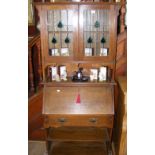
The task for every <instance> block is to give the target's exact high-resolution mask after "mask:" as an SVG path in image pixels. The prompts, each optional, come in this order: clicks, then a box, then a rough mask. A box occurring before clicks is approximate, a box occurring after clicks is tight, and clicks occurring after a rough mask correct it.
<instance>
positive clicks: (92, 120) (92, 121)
mask: <svg viewBox="0 0 155 155" xmlns="http://www.w3.org/2000/svg"><path fill="white" fill-rule="evenodd" d="M89 122H91V123H96V122H97V119H96V118H90V119H89Z"/></svg>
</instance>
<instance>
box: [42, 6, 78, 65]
mask: <svg viewBox="0 0 155 155" xmlns="http://www.w3.org/2000/svg"><path fill="white" fill-rule="evenodd" d="M39 11H40V12H39V14H40V23H41V39H42V40H41V42H42V53H43V61H44V62H46V64H47V63H51V62H55V63H58V62H68V61H72V60H75V59H76V57H77V56H76V53H77V51H78V38H77V37H78V6H77V5H67V4H64V5H58V4H52V5H42V6H40V8H39Z"/></svg>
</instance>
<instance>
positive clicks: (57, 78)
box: [55, 74, 60, 82]
mask: <svg viewBox="0 0 155 155" xmlns="http://www.w3.org/2000/svg"><path fill="white" fill-rule="evenodd" d="M55 80H56V81H57V82H60V76H59V74H56V76H55Z"/></svg>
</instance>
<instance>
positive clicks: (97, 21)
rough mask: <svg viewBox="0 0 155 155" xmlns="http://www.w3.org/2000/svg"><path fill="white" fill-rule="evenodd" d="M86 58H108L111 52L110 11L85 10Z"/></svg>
mask: <svg viewBox="0 0 155 155" xmlns="http://www.w3.org/2000/svg"><path fill="white" fill-rule="evenodd" d="M83 15H84V20H83V22H84V23H83V24H84V52H85V56H107V55H108V50H109V10H85V11H84V12H83Z"/></svg>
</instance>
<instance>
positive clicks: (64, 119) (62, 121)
mask: <svg viewBox="0 0 155 155" xmlns="http://www.w3.org/2000/svg"><path fill="white" fill-rule="evenodd" d="M58 122H60V123H65V122H67V119H66V118H58Z"/></svg>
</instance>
